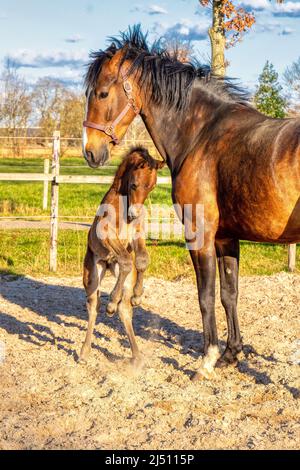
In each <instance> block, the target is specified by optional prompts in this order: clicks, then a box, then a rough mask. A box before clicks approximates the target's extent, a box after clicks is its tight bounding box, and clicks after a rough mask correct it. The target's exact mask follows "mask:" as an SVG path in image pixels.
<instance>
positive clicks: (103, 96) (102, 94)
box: [99, 91, 108, 100]
mask: <svg viewBox="0 0 300 470" xmlns="http://www.w3.org/2000/svg"><path fill="white" fill-rule="evenodd" d="M107 97H108V92H107V91H102V92H101V93H100V94H99V98H100V99H101V100H104V99H105V98H107Z"/></svg>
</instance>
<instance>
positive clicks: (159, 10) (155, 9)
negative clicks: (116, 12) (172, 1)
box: [130, 4, 168, 16]
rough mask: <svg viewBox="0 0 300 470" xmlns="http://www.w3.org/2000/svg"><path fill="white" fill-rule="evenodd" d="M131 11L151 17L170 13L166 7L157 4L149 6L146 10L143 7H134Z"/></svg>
mask: <svg viewBox="0 0 300 470" xmlns="http://www.w3.org/2000/svg"><path fill="white" fill-rule="evenodd" d="M130 11H132V12H133V13H135V12H140V13H145V14H147V15H151V16H156V15H167V14H168V11H167V10H166V9H165V8H164V7H162V6H160V5H156V4H152V5H149V7H147V8H144V7H142V6H141V5H134V6H133V7H132V8H131V10H130Z"/></svg>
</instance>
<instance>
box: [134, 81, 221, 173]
mask: <svg viewBox="0 0 300 470" xmlns="http://www.w3.org/2000/svg"><path fill="white" fill-rule="evenodd" d="M216 108H217V103H216V102H215V101H214V100H212V99H209V97H208V96H207V95H206V94H205V93H203V91H201V90H197V89H195V90H194V91H193V93H192V96H191V101H190V104H189V106H188V108H187V109H186V110H184V111H180V112H179V111H176V110H171V111H170V110H168V111H166V110H165V109H162V107H161V106H157V105H153V104H152V105H151V104H150V105H149V108H148V109H147V112H146V113H144V114H143V115H142V118H143V121H144V124H145V126H146V128H147V130H148V132H149V134H150V136H151V138H152V140H153V142H154V144H155V146H156V147H157V149H158V151H159V152H160V154H161V155H162V157H163V158H164V160H165V161H166V162H167V164H168V166H169V168H170V170H171V172H172V173H173V172H174V173H175V172H176V170H177V169H178V168H179V167H180V165H181V163H182V161H183V160H184V159H185V157H186V156H187V155H188V154H189V153H190V152H192V150H193V149H194V147H195V145H196V143H197V142H198V139H199V134H200V132H201V129H203V128H204V127H205V125H206V122H207V119H209V120H211V119H212V117H213V115H214V114H215V112H216Z"/></svg>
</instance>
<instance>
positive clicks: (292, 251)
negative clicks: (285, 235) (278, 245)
mask: <svg viewBox="0 0 300 470" xmlns="http://www.w3.org/2000/svg"><path fill="white" fill-rule="evenodd" d="M296 248H297V245H296V244H292V245H289V246H288V263H289V271H290V272H293V271H295V267H296Z"/></svg>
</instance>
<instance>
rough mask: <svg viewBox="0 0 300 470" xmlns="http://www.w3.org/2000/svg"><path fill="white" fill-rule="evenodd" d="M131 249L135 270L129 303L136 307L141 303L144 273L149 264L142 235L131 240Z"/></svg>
mask: <svg viewBox="0 0 300 470" xmlns="http://www.w3.org/2000/svg"><path fill="white" fill-rule="evenodd" d="M133 249H134V253H135V267H136V270H137V277H136V283H135V286H134V289H133V297H132V298H131V304H132V305H133V307H136V306H138V305H140V304H141V300H142V295H143V291H144V287H143V283H144V273H145V271H146V269H147V268H148V266H149V255H148V252H147V249H146V242H145V239H144V238H143V237H139V238H138V239H137V240H135V241H134V242H133Z"/></svg>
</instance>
